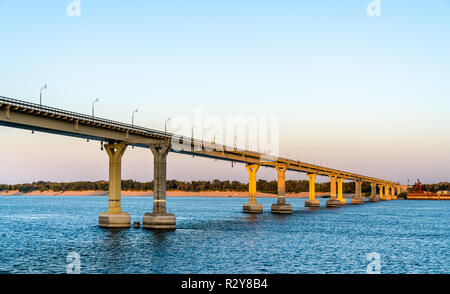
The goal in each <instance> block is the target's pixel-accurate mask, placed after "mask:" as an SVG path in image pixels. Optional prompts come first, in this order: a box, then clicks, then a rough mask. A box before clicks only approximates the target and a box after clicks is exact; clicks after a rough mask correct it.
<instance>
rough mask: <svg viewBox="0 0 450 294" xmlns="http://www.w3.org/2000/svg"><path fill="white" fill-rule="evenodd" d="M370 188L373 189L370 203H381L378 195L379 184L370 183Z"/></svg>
mask: <svg viewBox="0 0 450 294" xmlns="http://www.w3.org/2000/svg"><path fill="white" fill-rule="evenodd" d="M370 186H371V188H372V195H371V196H370V197H369V201H370V202H378V201H380V197H379V196H378V195H377V184H376V183H370Z"/></svg>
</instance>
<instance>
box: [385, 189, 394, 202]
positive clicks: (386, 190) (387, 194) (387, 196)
mask: <svg viewBox="0 0 450 294" xmlns="http://www.w3.org/2000/svg"><path fill="white" fill-rule="evenodd" d="M389 188H390V187H389V186H384V199H383V200H385V201H389V200H391V199H392V198H391V195H390V194H389Z"/></svg>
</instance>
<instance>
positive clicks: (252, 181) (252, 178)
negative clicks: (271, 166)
mask: <svg viewBox="0 0 450 294" xmlns="http://www.w3.org/2000/svg"><path fill="white" fill-rule="evenodd" d="M245 167H246V168H247V171H248V203H245V204H244V206H243V207H242V211H243V212H244V213H262V212H263V206H262V204H260V203H257V202H256V172H257V171H258V169H259V165H258V164H249V165H246V166H245Z"/></svg>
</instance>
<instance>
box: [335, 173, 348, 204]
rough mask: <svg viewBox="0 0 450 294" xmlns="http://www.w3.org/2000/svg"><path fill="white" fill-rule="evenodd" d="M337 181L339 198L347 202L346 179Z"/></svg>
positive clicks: (343, 202)
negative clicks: (345, 194) (345, 195)
mask: <svg viewBox="0 0 450 294" xmlns="http://www.w3.org/2000/svg"><path fill="white" fill-rule="evenodd" d="M337 183H338V197H337V200H339V201H341V203H342V204H346V203H347V199H345V198H344V179H337Z"/></svg>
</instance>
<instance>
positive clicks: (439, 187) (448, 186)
mask: <svg viewBox="0 0 450 294" xmlns="http://www.w3.org/2000/svg"><path fill="white" fill-rule="evenodd" d="M415 186H416V185H414V187H415ZM422 191H427V192H433V193H436V192H437V191H450V183H448V182H441V183H438V184H422Z"/></svg>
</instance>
